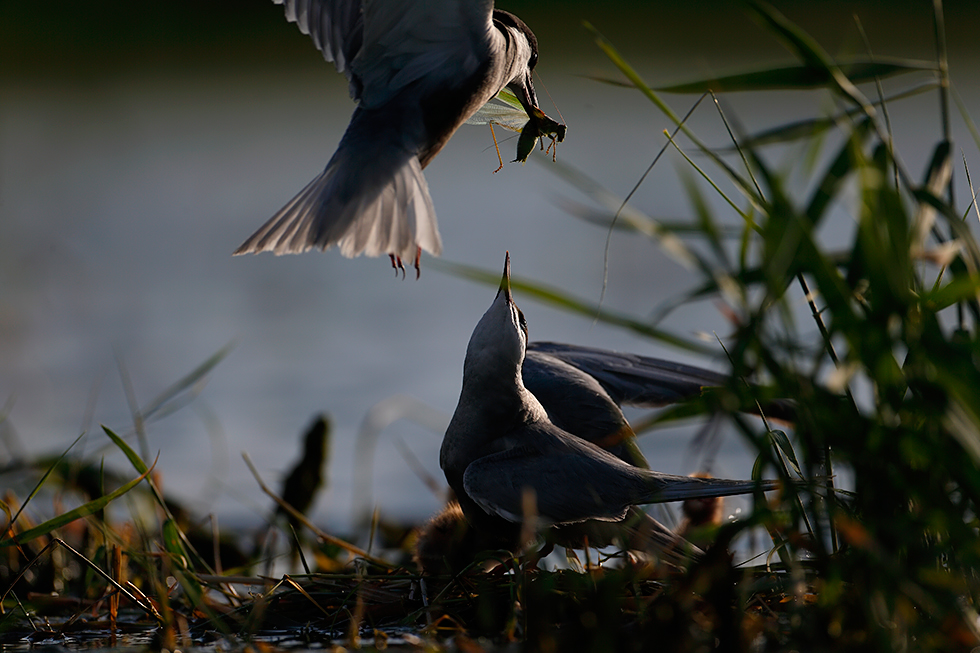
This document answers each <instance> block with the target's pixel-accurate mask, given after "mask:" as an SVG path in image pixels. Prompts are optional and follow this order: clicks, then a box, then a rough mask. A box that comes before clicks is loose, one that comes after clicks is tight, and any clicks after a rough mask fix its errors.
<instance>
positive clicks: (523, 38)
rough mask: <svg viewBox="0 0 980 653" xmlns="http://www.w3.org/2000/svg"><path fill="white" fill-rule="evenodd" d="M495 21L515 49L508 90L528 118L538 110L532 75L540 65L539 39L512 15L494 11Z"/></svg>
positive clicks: (497, 10)
mask: <svg viewBox="0 0 980 653" xmlns="http://www.w3.org/2000/svg"><path fill="white" fill-rule="evenodd" d="M493 20H494V23H495V24H496V26H497V28H498V29H500V30H501V31H502V32H504V34H505V35H506V37H507V41H508V43H510V44H511V45H513V47H514V48H515V54H514V60H513V67H512V68H511V70H512V72H513V73H514V74H513V75H512V77H511V80H510V81H509V82H508V83H507V88H508V89H510V91H511V92H512V93H513V94H514V95H516V96H517V99H518V100H520V102H521V106H523V107H524V111H525V112H527V115H528V117H531V116H532V115H533V111H535V110H537V111H539V112H540V109H538V98H537V95H535V93H534V84H533V82H532V81H531V74H532V73H533V72H534V67H535V66H536V65H537V63H538V39H537V38H535V36H534V32H532V31H531V28H530V27H528V26H527V25H526V24H525V23H524V21H523V20H521V19H520V18H518V17H517V16H515V15H514V14H512V13H509V12H506V11H502V10H500V9H494V10H493Z"/></svg>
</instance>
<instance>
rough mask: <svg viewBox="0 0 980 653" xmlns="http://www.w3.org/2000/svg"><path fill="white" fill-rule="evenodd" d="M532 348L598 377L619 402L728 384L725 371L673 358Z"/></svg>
mask: <svg viewBox="0 0 980 653" xmlns="http://www.w3.org/2000/svg"><path fill="white" fill-rule="evenodd" d="M528 351H534V352H538V353H539V354H544V355H547V356H553V357H555V358H557V359H558V360H561V361H564V362H565V363H567V364H569V365H571V366H572V367H575V368H578V369H579V370H582V371H583V372H585V373H586V374H588V375H589V376H591V377H593V378H594V379H595V380H596V381H598V382H599V383H600V384H601V385H602V387H603V388H605V390H606V392H608V393H609V395H610V396H611V397H612V398H613V399H615V400H616V402H617V403H619V404H631V405H635V406H664V405H666V404H672V403H676V402H678V401H683V400H685V399H691V398H693V397H697V396H698V395H699V394H700V393H701V389H702V388H704V387H709V386H720V385H724V384H725V380H726V377H725V375H724V374H720V373H718V372H713V371H711V370H706V369H703V368H700V367H694V366H692V365H684V364H682V363H675V362H673V361H667V360H662V359H659V358H650V357H648V356H639V355H637V354H625V353H620V352H615V351H608V350H605V349H595V348H592V347H579V346H577V345H566V344H562V343H556V342H534V343H531V344H529V345H528Z"/></svg>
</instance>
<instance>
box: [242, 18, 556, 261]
mask: <svg viewBox="0 0 980 653" xmlns="http://www.w3.org/2000/svg"><path fill="white" fill-rule="evenodd" d="M275 1H276V3H277V4H284V5H285V9H286V18H287V19H288V20H290V21H293V22H295V23H296V24H297V25H298V26H299V28H300V31H302V32H303V33H305V34H309V35H310V37H311V38H312V39H313V43H314V44H315V45H316V47H317V48H318V49H319V50H320V51H321V52H322V53H323V56H324V58H325V59H326V60H327V61H331V62H333V63H334V65H335V66H336V67H337V70H338V71H340V72H342V73H344V75H345V76H346V77H347V79H348V81H349V88H350V94H351V97H352V98H353V99H354V100H355V101H356V102H357V103H358V105H357V108H356V109H355V110H354V115H353V117H352V118H351V121H350V125H349V126H348V127H347V131H346V132H345V133H344V136H343V138H342V139H341V141H340V145H338V147H337V151H336V152H334V155H333V156H332V157H331V159H330V161H329V162H328V163H327V167H326V169H324V171H323V172H322V173H320V174H319V175H317V177H316V178H314V179H313V181H311V182H310V183H309V184H307V186H306V187H305V188H304V189H303V190H301V191H300V192H299V194H298V195H296V197H294V198H293V199H292V200H290V201H289V203H287V204H286V206H284V207H283V208H282V209H280V211H279V212H278V213H276V214H275V215H274V216H272V218H270V219H269V220H268V221H267V222H266V223H265V224H264V225H262V227H261V228H259V230H258V231H256V232H255V233H254V234H252V236H251V237H249V238H248V240H246V241H245V242H244V243H243V244H242V245H241V247H239V248H238V249H237V250H235V254H249V253H258V252H265V251H271V252H274V253H276V254H293V253H300V252H305V251H306V250H309V249H312V248H314V247H315V248H319V249H327V248H329V247H332V246H334V245H336V246H337V247H338V248H339V249H340V253H341V254H343V255H344V256H347V257H354V256H358V255H360V254H366V255H367V256H380V255H384V254H387V255H389V256H390V257H391V261H392V265H394V266H396V268H397V269H402V270H404V266H403V263H402V261H413V262H414V264H415V268H416V273H417V272H418V265H419V258H420V256H421V252H422V250H425V251H427V252H430V253H431V254H434V255H438V254H439V253H440V252H441V251H442V243H441V241H440V237H439V229H438V227H437V225H436V214H435V209H434V208H433V205H432V198H431V197H430V196H429V187H428V184H427V183H426V180H425V177H424V176H423V174H422V170H423V168H425V166H426V165H427V164H428V163H429V162H430V161H431V160H432V159H433V157H435V155H436V154H438V153H439V151H440V150H441V149H442V148H443V147H444V146H445V145H446V142H447V141H448V140H449V138H450V137H451V136H452V135H453V133H455V131H456V130H457V129H458V128H459V126H460V125H462V124H463V123H464V122H466V120H467V119H468V118H469V117H470V116H471V115H473V113H475V112H476V111H477V110H479V109H480V108H481V107H482V106H483V105H484V104H486V103H487V102H488V101H489V100H490V99H492V98H493V97H494V96H495V95H496V94H497V93H498V92H499V91H501V90H502V89H504V88H507V89H509V90H510V91H511V92H512V93H513V94H514V95H515V96H516V97H517V98H518V100H520V103H521V106H522V107H523V109H524V111H525V112H527V115H528V119H529V124H532V127H533V128H532V133H539V132H542V131H546V130H547V129H549V127H548V126H545V123H544V122H543V118H542V116H544V114H543V112H542V111H541V110H540V109H539V108H538V106H537V104H538V103H537V97H536V96H535V93H534V85H533V84H532V82H531V74H532V72H533V70H534V66H535V64H536V63H537V60H538V44H537V39H536V38H535V37H534V34H533V33H532V32H531V30H530V29H529V28H528V27H527V25H525V24H524V22H523V21H521V20H520V19H519V18H518V17H516V16H514V15H513V14H510V13H507V12H506V11H501V10H498V9H494V8H493V1H492V0H427V1H426V2H407V1H406V0H275ZM545 118H546V116H545ZM548 121H550V119H548ZM553 122H554V121H551V122H548V123H547V125H551V123H553ZM539 127H540V128H539ZM561 127H562V130H563V129H564V126H563V125H562V126H561Z"/></svg>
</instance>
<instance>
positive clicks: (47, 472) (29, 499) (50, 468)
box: [4, 432, 85, 532]
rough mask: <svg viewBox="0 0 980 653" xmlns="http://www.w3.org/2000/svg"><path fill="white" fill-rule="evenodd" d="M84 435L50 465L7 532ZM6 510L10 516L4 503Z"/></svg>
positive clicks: (14, 517)
mask: <svg viewBox="0 0 980 653" xmlns="http://www.w3.org/2000/svg"><path fill="white" fill-rule="evenodd" d="M84 435H85V433H84V432H83V433H81V434H79V436H78V437H77V438H75V441H74V442H72V443H71V444H70V445H68V448H67V449H65V450H64V452H63V453H62V454H61V455H60V456H58V459H57V460H56V461H54V463H53V464H52V465H51V466H50V467H48V469H47V471H46V472H44V475H43V476H41V479H40V480H39V481H38V482H37V485H35V486H34V489H33V490H31V493H30V494H28V495H27V498H26V499H24V503H22V504H21V506H20V509H19V510H18V511H17V514H16V515H14V516H13V517H10V519H9V520H8V526H7V528H6V529H4V532H6V531H7V529H9V528H10V527H12V526H13V525H14V523H16V521H17V519H18V518H19V517H20V514H21V513H22V512H24V508H26V507H27V504H29V503H30V502H31V499H33V498H34V497H35V496H36V495H37V493H38V492H39V491H40V490H41V486H42V485H44V482H45V481H46V480H48V477H49V476H51V472H53V471H54V470H55V469H57V468H58V466H59V465H61V461H62V460H64V459H65V456H67V455H68V452H69V451H71V450H72V447H74V446H75V445H76V444H78V441H79V440H81V439H82V437H83V436H84ZM4 512H7V514H8V516H9V514H10V513H9V511H8V510H7V508H6V504H5V505H4Z"/></svg>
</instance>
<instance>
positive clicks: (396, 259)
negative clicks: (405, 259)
mask: <svg viewBox="0 0 980 653" xmlns="http://www.w3.org/2000/svg"><path fill="white" fill-rule="evenodd" d="M388 258H389V259H391V267H392V268H393V269H394V270H395V276H396V277H397V276H398V273H399V272H401V273H402V279H404V278H405V264H404V263H402V258H401V257H400V256H395V255H394V254H388Z"/></svg>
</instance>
